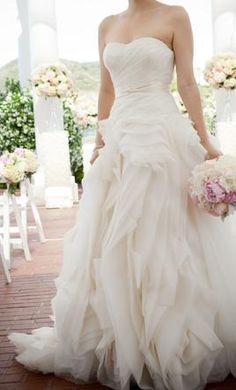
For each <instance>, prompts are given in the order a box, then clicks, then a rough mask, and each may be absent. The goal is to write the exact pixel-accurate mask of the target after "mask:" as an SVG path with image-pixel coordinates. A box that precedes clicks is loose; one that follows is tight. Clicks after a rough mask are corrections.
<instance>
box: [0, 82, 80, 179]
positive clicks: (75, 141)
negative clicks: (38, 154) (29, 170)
mask: <svg viewBox="0 0 236 390" xmlns="http://www.w3.org/2000/svg"><path fill="white" fill-rule="evenodd" d="M63 107H64V125H65V130H66V131H68V134H69V148H70V160H71V169H72V174H73V175H74V176H75V180H76V182H77V183H80V182H81V179H82V177H83V158H82V130H81V129H79V128H78V126H77V124H76V121H75V119H74V114H73V112H72V109H71V108H70V106H69V104H67V102H66V101H64V104H63ZM16 147H23V148H27V149H32V150H34V149H35V132H34V116H33V97H32V93H31V91H30V90H28V89H21V88H20V85H19V82H17V81H15V80H10V79H7V80H6V82H5V89H4V90H3V91H2V92H1V93H0V152H3V151H5V150H8V151H10V152H11V151H13V150H14V149H15V148H16Z"/></svg>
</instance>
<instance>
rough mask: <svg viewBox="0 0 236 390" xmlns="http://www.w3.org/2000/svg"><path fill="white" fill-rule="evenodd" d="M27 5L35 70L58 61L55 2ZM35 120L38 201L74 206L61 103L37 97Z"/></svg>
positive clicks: (35, 1)
mask: <svg viewBox="0 0 236 390" xmlns="http://www.w3.org/2000/svg"><path fill="white" fill-rule="evenodd" d="M25 2H26V1H25ZM27 3H28V18H29V19H28V20H29V35H30V58H31V71H32V70H33V69H35V68H36V67H37V66H38V65H40V64H42V63H50V62H56V61H58V60H59V58H58V43H57V29H56V12H55V0H40V1H39V0H27ZM34 119H35V133H36V145H37V153H38V156H39V160H40V166H41V169H40V170H39V172H38V173H37V174H36V175H35V183H34V184H35V195H36V198H37V201H38V203H46V207H70V206H72V204H73V197H74V182H73V178H72V176H71V171H70V161H69V147H68V134H67V132H65V131H64V126H63V108H62V102H61V100H60V99H58V98H47V99H45V98H44V97H38V96H37V95H36V94H35V96H34Z"/></svg>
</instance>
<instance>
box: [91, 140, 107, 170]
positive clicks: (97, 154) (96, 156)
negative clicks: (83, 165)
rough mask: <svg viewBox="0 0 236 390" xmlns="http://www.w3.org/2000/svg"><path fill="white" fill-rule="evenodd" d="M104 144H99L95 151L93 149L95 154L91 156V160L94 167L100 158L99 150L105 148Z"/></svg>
mask: <svg viewBox="0 0 236 390" xmlns="http://www.w3.org/2000/svg"><path fill="white" fill-rule="evenodd" d="M104 145H105V144H104V142H102V143H100V144H97V145H96V146H95V147H94V149H93V153H92V155H91V158H90V160H89V162H90V164H91V165H92V164H93V163H94V161H95V160H96V159H97V158H98V156H99V149H101V148H103V147H104Z"/></svg>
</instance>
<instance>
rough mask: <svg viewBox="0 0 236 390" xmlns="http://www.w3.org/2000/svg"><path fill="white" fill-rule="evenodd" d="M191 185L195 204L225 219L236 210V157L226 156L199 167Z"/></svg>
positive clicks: (190, 188) (191, 180)
mask: <svg viewBox="0 0 236 390" xmlns="http://www.w3.org/2000/svg"><path fill="white" fill-rule="evenodd" d="M189 184H190V186H189V193H190V195H191V198H192V199H193V201H194V202H195V204H197V205H198V206H199V207H200V208H201V209H203V210H205V211H206V212H208V213H209V214H211V215H214V216H220V217H221V218H222V219H224V218H225V217H227V216H228V215H229V214H231V213H233V212H234V211H235V210H236V157H233V156H229V155H224V156H220V157H219V158H218V159H214V160H207V161H204V162H203V163H201V164H199V165H197V166H196V167H195V168H194V169H193V171H192V175H191V177H190V179H189Z"/></svg>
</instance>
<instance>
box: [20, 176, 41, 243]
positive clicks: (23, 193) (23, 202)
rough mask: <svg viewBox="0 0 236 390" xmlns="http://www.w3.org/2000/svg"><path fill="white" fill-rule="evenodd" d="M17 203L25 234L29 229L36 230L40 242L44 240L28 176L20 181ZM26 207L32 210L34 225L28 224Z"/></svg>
mask: <svg viewBox="0 0 236 390" xmlns="http://www.w3.org/2000/svg"><path fill="white" fill-rule="evenodd" d="M17 203H18V205H19V206H20V210H21V218H22V222H23V227H24V229H25V232H26V234H27V235H28V233H29V232H30V231H34V230H37V232H38V235H39V240H40V242H42V243H43V242H45V241H46V238H45V235H44V230H43V226H42V222H41V218H40V215H39V212H38V208H37V206H36V203H35V200H34V196H33V188H32V184H31V182H30V180H29V179H28V178H26V179H25V180H23V181H22V182H21V183H20V196H19V197H17ZM27 207H29V208H31V210H32V214H33V218H34V222H35V225H28V217H27Z"/></svg>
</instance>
